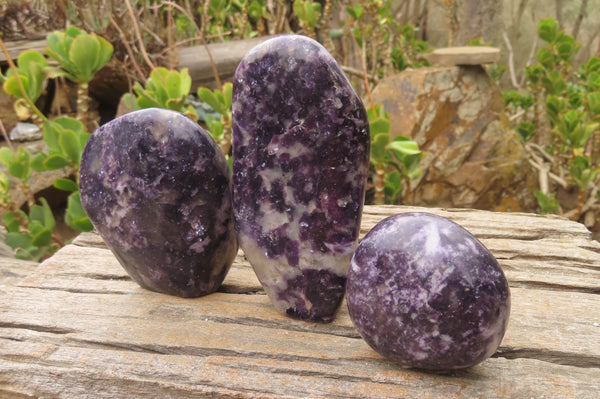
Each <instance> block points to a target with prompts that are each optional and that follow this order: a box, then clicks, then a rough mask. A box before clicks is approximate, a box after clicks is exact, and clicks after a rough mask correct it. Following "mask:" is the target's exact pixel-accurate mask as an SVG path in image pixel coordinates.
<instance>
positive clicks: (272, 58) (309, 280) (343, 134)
mask: <svg viewBox="0 0 600 399" xmlns="http://www.w3.org/2000/svg"><path fill="white" fill-rule="evenodd" d="M369 145H370V139H369V126H368V119H367V114H366V112H365V109H364V106H363V105H362V102H361V100H360V98H359V97H358V95H357V94H356V92H355V91H354V89H353V87H352V85H351V84H350V82H349V81H348V79H347V78H346V76H345V75H344V73H343V72H342V70H341V69H340V67H339V65H338V64H337V63H336V61H335V60H334V59H333V57H332V56H331V55H330V54H329V53H328V52H327V50H325V48H324V47H323V46H321V45H320V44H319V43H317V42H316V41H314V40H312V39H309V38H307V37H304V36H297V35H287V36H280V37H277V38H274V39H270V40H267V41H265V42H263V43H262V44H260V45H258V46H256V47H255V48H253V49H252V50H251V51H250V52H249V53H248V54H247V55H246V56H245V57H244V59H243V60H242V61H241V63H240V65H239V66H238V69H237V71H236V73H235V77H234V83H233V192H234V214H235V222H236V230H237V232H238V239H239V242H240V246H241V247H242V249H243V250H244V252H245V254H246V256H247V258H248V260H249V261H250V263H251V264H252V266H253V267H254V270H255V272H256V274H257V275H258V278H259V280H260V281H261V283H262V285H263V287H264V289H265V291H266V292H267V294H268V295H269V297H270V299H271V301H272V302H273V304H274V305H275V307H276V308H277V309H278V310H279V311H280V312H282V313H284V314H287V315H288V316H290V317H293V318H298V319H303V320H311V321H330V320H332V318H333V315H334V314H335V311H336V310H337V308H338V307H339V304H340V302H341V300H342V297H343V295H344V291H345V283H346V275H347V272H348V267H349V265H350V259H351V258H352V254H353V252H354V250H355V248H356V241H357V238H358V231H359V226H360V217H361V213H362V206H363V201H364V190H365V180H366V176H367V172H368V167H369Z"/></svg>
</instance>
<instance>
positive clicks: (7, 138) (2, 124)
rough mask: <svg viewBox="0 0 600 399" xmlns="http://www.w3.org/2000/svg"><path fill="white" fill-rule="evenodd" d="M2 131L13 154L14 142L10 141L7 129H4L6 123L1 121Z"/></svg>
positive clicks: (0, 129)
mask: <svg viewBox="0 0 600 399" xmlns="http://www.w3.org/2000/svg"><path fill="white" fill-rule="evenodd" d="M0 131H1V132H2V136H4V141H6V144H7V145H8V148H10V150H11V151H12V152H15V147H13V145H12V142H11V141H10V138H9V137H8V134H7V133H6V129H5V128H4V123H2V119H0Z"/></svg>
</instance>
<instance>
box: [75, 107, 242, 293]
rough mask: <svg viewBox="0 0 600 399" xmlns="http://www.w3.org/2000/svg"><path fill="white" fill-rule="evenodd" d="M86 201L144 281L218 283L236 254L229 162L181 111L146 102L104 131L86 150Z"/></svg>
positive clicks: (204, 288)
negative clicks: (151, 105) (146, 105)
mask: <svg viewBox="0 0 600 399" xmlns="http://www.w3.org/2000/svg"><path fill="white" fill-rule="evenodd" d="M80 190H81V202H82V204H83V206H84V208H85V210H86V212H87V214H88V216H89V218H90V220H91V221H92V223H93V224H94V226H95V228H96V229H97V230H98V233H99V234H100V235H101V236H102V238H103V239H104V241H105V242H106V244H107V245H108V246H109V247H110V249H111V250H112V251H113V253H114V254H115V256H116V257H117V259H118V260H119V262H120V263H121V265H122V266H123V268H124V269H125V270H126V271H127V273H129V275H130V276H131V277H132V278H133V279H134V280H135V281H136V282H137V283H138V284H140V285H141V286H142V287H144V288H147V289H150V290H153V291H158V292H162V293H165V294H170V295H176V296H181V297H197V296H201V295H206V294H209V293H211V292H214V291H216V290H217V289H218V288H219V286H220V285H221V283H222V282H223V279H224V278H225V275H226V274H227V271H228V270H229V267H230V266H231V263H232V262H233V259H234V258H235V255H236V253H237V241H236V237H235V231H234V229H233V212H232V202H231V182H230V177H229V167H228V165H227V162H226V160H225V157H224V156H223V154H222V152H221V151H220V149H219V147H218V146H217V144H216V143H215V142H214V140H213V139H212V138H211V137H210V136H209V135H208V134H207V133H206V132H205V131H204V130H203V129H202V128H201V127H200V126H199V125H198V124H197V123H195V122H193V121H192V120H191V119H189V118H187V117H185V116H183V115H182V114H179V113H177V112H174V111H169V110H165V109H156V108H151V109H144V110H141V111H136V112H132V113H129V114H125V115H123V116H121V117H119V118H116V119H114V120H112V121H110V122H108V123H107V124H105V125H103V126H102V127H100V128H99V129H98V130H96V131H95V132H94V133H93V134H92V136H91V137H90V139H89V141H88V143H87V145H86V147H85V150H84V152H83V157H82V162H81V171H80Z"/></svg>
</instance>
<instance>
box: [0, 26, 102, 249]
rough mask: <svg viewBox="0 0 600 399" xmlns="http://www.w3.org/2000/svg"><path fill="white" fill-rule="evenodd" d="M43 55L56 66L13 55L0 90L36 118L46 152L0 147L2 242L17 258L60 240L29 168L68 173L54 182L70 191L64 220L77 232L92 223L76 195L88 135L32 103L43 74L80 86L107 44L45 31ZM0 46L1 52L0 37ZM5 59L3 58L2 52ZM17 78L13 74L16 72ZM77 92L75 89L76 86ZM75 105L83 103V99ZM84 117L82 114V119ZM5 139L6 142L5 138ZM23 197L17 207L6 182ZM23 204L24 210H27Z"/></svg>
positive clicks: (74, 33)
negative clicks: (36, 193)
mask: <svg viewBox="0 0 600 399" xmlns="http://www.w3.org/2000/svg"><path fill="white" fill-rule="evenodd" d="M48 44H49V47H48V48H47V49H46V51H47V52H48V54H49V55H50V56H51V57H52V58H54V59H55V60H57V61H58V63H59V66H58V67H49V66H48V64H47V62H46V60H45V58H44V57H43V56H41V54H39V53H37V52H32V51H27V52H24V53H22V54H21V55H20V56H19V58H18V61H17V63H18V66H17V65H14V64H12V63H11V62H9V64H10V70H9V72H8V73H7V74H6V76H5V77H3V82H4V84H3V88H4V90H5V91H6V92H7V93H9V94H11V95H13V96H14V97H16V98H17V102H18V101H22V103H23V104H25V105H26V106H27V107H28V108H29V109H30V110H31V112H32V114H33V115H37V116H38V117H39V120H38V123H39V124H40V125H41V127H42V130H43V138H44V141H45V143H46V145H47V148H48V149H47V152H42V153H38V154H37V155H35V156H32V155H31V153H30V152H29V151H27V150H26V149H25V148H23V147H19V148H17V149H15V150H13V149H12V147H11V148H9V147H3V148H1V149H0V162H1V163H2V164H3V165H4V166H5V167H6V168H7V172H8V175H10V176H11V177H10V178H9V176H8V175H7V174H5V173H0V205H1V206H2V208H3V210H4V212H5V213H4V218H3V222H4V224H5V226H6V228H7V232H8V233H7V236H6V239H5V241H6V243H7V244H8V245H9V246H10V247H11V248H13V250H14V251H15V255H16V256H17V257H19V258H22V259H32V260H37V261H39V260H41V259H43V258H45V257H47V256H49V255H50V254H52V252H54V251H55V250H56V249H57V248H59V247H61V246H62V245H64V241H63V240H62V239H61V238H60V237H59V236H58V235H57V234H55V232H54V228H55V226H56V221H55V219H54V216H53V214H52V210H51V209H50V207H49V205H48V203H47V201H46V200H45V199H44V198H36V197H35V196H34V195H33V193H32V191H31V188H30V178H31V176H32V173H33V171H35V172H40V173H43V172H46V171H50V170H56V169H64V170H65V174H66V175H70V176H73V177H72V178H60V179H57V180H56V181H55V182H54V186H55V187H56V188H58V189H60V190H64V191H68V192H70V193H71V194H70V195H69V197H68V200H67V209H66V213H65V222H66V224H67V225H69V226H70V227H72V228H74V229H75V230H77V231H89V230H91V229H92V228H93V226H92V224H91V223H90V221H89V219H88V218H87V216H86V214H85V212H84V210H83V207H82V205H81V201H80V197H79V184H78V181H77V177H78V175H79V165H80V163H81V155H82V153H83V149H84V147H85V144H86V142H87V140H88V138H89V137H90V134H89V133H88V132H87V131H86V127H85V125H84V122H83V121H81V120H78V119H74V118H70V117H58V118H56V119H54V120H52V121H50V120H48V119H47V118H46V116H45V115H44V114H43V113H42V112H41V111H40V110H39V109H38V108H37V107H36V106H35V100H36V99H37V98H38V97H39V96H40V94H41V92H42V89H43V87H44V82H45V78H46V77H57V76H65V77H67V78H69V79H72V80H73V81H75V82H77V83H79V84H80V87H81V85H85V92H86V93H85V94H86V98H87V83H88V82H89V81H91V79H92V78H93V76H94V74H95V73H96V72H97V71H98V70H99V69H100V68H102V66H104V65H105V64H106V62H107V61H108V59H110V54H112V46H111V45H110V44H108V43H107V42H106V40H104V39H103V38H100V37H98V36H96V35H93V34H92V35H89V34H87V33H85V32H83V31H80V30H78V29H76V28H69V29H68V30H67V31H66V32H54V33H52V34H50V35H48ZM0 47H1V48H2V49H3V51H4V52H5V55H7V52H6V51H5V50H6V49H5V46H4V43H3V42H2V41H1V39H0ZM7 58H9V57H8V56H7ZM17 76H18V77H19V79H17V78H16V77H17ZM80 94H81V91H80ZM79 106H83V107H84V108H85V107H87V102H86V103H85V104H83V105H82V103H81V102H78V114H79V111H80V109H79ZM82 119H84V120H85V118H82ZM9 144H10V143H9ZM14 182H16V189H17V190H19V191H21V192H23V193H24V194H25V197H26V208H25V210H23V209H21V208H20V207H19V205H18V204H17V203H16V202H15V200H14V199H13V198H12V194H11V186H13V185H14V184H15V183H14ZM27 209H28V210H27Z"/></svg>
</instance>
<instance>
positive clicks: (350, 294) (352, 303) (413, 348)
mask: <svg viewBox="0 0 600 399" xmlns="http://www.w3.org/2000/svg"><path fill="white" fill-rule="evenodd" d="M346 300H347V303H348V310H349V312H350V317H351V319H352V321H353V323H354V325H355V326H356V328H357V329H358V331H359V333H360V335H361V336H362V337H363V338H364V339H365V340H366V341H367V343H368V344H369V345H370V346H371V347H372V348H373V349H375V350H376V351H377V352H378V353H380V354H381V355H383V356H385V357H387V358H389V359H391V360H394V361H396V362H398V363H400V364H401V365H403V366H407V367H415V368H421V369H429V370H438V371H443V370H452V369H460V368H465V367H470V366H473V365H476V364H478V363H480V362H482V361H483V360H485V359H487V358H489V357H490V356H491V355H492V354H493V353H494V352H495V351H496V349H497V348H498V346H499V345H500V342H501V341H502V338H503V336H504V333H505V331H506V327H507V324H508V318H509V313H510V291H509V288H508V282H507V280H506V277H505V276H504V273H503V272H502V269H501V268H500V266H499V265H498V262H497V261H496V259H495V258H494V256H493V255H492V254H491V253H490V251H489V250H488V249H487V248H486V247H485V246H484V245H483V244H482V243H481V242H480V241H479V240H477V238H475V237H474V236H473V235H471V234H470V233H469V232H468V231H467V230H465V229H464V228H463V227H461V226H459V225H458V224H456V223H454V222H452V221H450V220H448V219H446V218H443V217H441V216H436V215H432V214H428V213H418V212H417V213H405V214H399V215H395V216H391V217H389V218H386V219H384V220H383V221H381V222H380V223H378V224H377V225H376V226H375V227H374V228H373V229H372V230H371V231H370V232H369V233H368V234H367V235H366V236H365V237H364V238H363V240H362V241H361V243H360V244H359V246H358V248H357V250H356V253H355V254H354V257H353V258H352V264H351V266H350V271H349V273H348V285H347V298H346Z"/></svg>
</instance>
